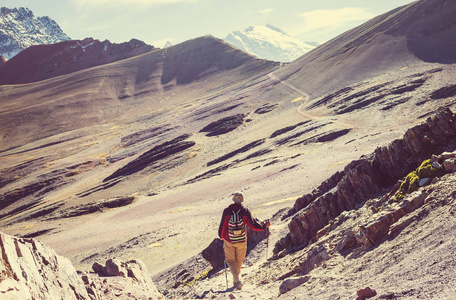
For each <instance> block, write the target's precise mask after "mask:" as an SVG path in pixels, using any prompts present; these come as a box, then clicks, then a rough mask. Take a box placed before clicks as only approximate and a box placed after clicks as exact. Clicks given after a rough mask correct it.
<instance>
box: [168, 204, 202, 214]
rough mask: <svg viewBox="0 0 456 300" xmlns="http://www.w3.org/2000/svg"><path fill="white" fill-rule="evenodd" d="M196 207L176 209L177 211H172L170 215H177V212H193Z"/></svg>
mask: <svg viewBox="0 0 456 300" xmlns="http://www.w3.org/2000/svg"><path fill="white" fill-rule="evenodd" d="M194 208H196V207H194V206H193V207H183V208H179V209H175V210H172V211H170V212H169V213H170V214H173V213H177V212H182V211H187V210H191V209H194Z"/></svg>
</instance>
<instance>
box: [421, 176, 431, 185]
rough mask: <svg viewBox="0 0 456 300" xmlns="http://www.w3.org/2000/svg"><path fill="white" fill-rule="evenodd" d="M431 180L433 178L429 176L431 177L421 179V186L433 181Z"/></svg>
mask: <svg viewBox="0 0 456 300" xmlns="http://www.w3.org/2000/svg"><path fill="white" fill-rule="evenodd" d="M431 180H432V179H431V178H429V177H426V178H423V179H420V183H419V185H420V186H425V185H427V184H429V183H430V182H431Z"/></svg>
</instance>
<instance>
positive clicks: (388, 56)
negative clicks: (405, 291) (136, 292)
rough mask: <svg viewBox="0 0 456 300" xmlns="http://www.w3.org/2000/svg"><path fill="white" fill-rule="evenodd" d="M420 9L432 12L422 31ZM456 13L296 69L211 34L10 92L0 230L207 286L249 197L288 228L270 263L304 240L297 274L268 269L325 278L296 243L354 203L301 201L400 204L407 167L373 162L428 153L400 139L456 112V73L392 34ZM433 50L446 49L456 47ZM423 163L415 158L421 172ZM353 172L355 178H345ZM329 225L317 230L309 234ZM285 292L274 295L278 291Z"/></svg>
mask: <svg viewBox="0 0 456 300" xmlns="http://www.w3.org/2000/svg"><path fill="white" fill-rule="evenodd" d="M445 3H446V4H445ZM437 4H439V5H437ZM423 5H424V6H423ZM426 5H428V6H427V8H426ZM435 5H436V6H435ZM443 5H446V6H443ZM417 7H418V8H419V7H425V8H426V11H429V14H428V15H427V16H426V17H425V18H421V17H422V15H423V14H422V12H423V11H422V10H420V9H417ZM439 7H442V8H443V7H444V9H439ZM452 7H453V4H451V3H448V1H444V0H442V1H440V2H436V1H434V0H423V1H420V2H416V3H414V4H411V5H409V6H407V7H404V8H399V9H397V10H394V11H392V12H390V13H388V14H385V15H383V16H380V17H378V18H375V19H374V20H371V21H370V22H368V23H366V24H364V25H362V26H360V27H358V28H356V29H354V30H352V31H349V32H347V33H346V34H344V35H342V36H341V37H339V38H336V39H334V40H333V41H331V43H333V45H334V48H333V47H329V46H326V47H323V49H325V50H324V51H320V50H321V49H315V50H313V51H312V52H310V53H309V54H307V55H305V56H303V57H302V58H301V59H298V60H296V61H294V62H292V63H290V64H288V65H286V66H283V64H280V63H274V62H271V61H266V60H260V59H256V58H254V57H252V56H251V55H249V54H247V53H245V52H243V51H240V50H238V49H235V48H234V47H232V46H230V45H228V44H227V43H225V42H223V41H221V40H218V39H214V38H211V37H202V38H198V39H194V40H190V41H187V42H185V43H182V44H179V45H175V46H172V47H170V48H167V49H160V50H154V51H151V52H148V53H145V54H142V55H139V56H135V57H131V58H128V59H125V60H120V61H117V62H113V63H110V64H105V65H102V66H97V67H93V68H89V69H84V70H81V71H78V72H74V73H71V74H67V75H62V76H58V77H54V78H50V79H47V80H43V81H40V82H35V83H29V84H22V85H4V86H0V99H1V100H0V139H1V143H0V145H1V146H0V147H1V149H0V161H1V164H0V165H1V168H0V178H1V179H0V197H1V198H0V226H2V228H3V229H4V231H5V232H7V233H8V234H15V235H21V236H29V237H30V236H35V237H37V238H38V239H40V240H41V241H43V242H45V243H46V244H48V245H50V246H52V247H53V248H55V249H56V250H57V251H58V252H59V253H61V254H62V255H66V256H68V257H69V258H71V260H72V261H73V263H74V264H75V265H77V266H78V267H81V268H90V265H91V264H92V263H93V262H94V261H96V260H98V259H102V258H104V257H105V256H109V255H112V254H114V253H115V254H116V256H119V258H121V259H131V257H138V258H141V260H143V261H144V262H145V264H146V265H147V266H148V269H149V270H151V273H153V275H157V274H159V273H161V272H162V271H164V270H166V269H167V268H170V267H172V266H173V265H176V264H178V263H179V264H180V263H183V262H185V261H187V260H190V265H189V266H188V267H185V271H184V269H182V270H179V272H178V273H177V277H178V278H177V280H175V281H168V282H169V283H171V282H172V283H173V286H176V287H181V288H183V289H191V287H189V286H188V285H186V284H185V283H186V282H187V280H190V278H191V277H192V276H193V275H189V273H190V271H191V270H194V269H193V266H194V265H195V264H197V263H198V262H200V261H201V260H200V259H199V256H198V255H199V254H200V253H201V251H202V250H203V249H204V248H206V247H207V245H208V243H209V242H210V241H211V240H213V239H214V238H216V237H217V228H218V225H219V222H220V216H221V212H222V211H223V209H224V208H225V207H226V206H227V205H228V204H229V203H230V202H231V196H230V195H231V194H232V193H233V192H236V191H240V192H242V193H243V194H244V196H245V204H246V205H248V206H249V207H250V209H251V211H252V213H253V214H254V215H255V217H258V218H260V219H267V218H272V220H273V222H272V223H273V226H272V227H271V232H272V233H273V234H272V235H271V237H270V247H269V251H270V252H269V253H271V251H272V249H271V248H272V246H271V245H273V244H275V243H276V242H277V241H278V240H281V239H282V238H285V239H286V236H287V234H288V233H289V232H290V227H292V228H291V229H296V231H293V232H294V233H293V237H292V238H293V239H292V240H291V242H292V243H291V244H290V243H287V240H285V241H283V243H281V244H282V246H283V247H285V248H284V251H283V252H281V255H285V257H284V258H283V259H284V260H281V261H280V260H278V261H277V262H276V263H277V265H281V266H280V267H281V268H280V269H279V268H277V269H274V268H271V269H270V270H268V271H271V272H274V270H280V272H282V270H286V271H285V272H283V273H280V274H279V273H275V274H276V275H277V277H276V279H277V280H279V279H278V278H282V277H283V276H285V277H286V276H288V275H292V273H289V272H291V270H290V268H288V269H287V266H286V264H287V263H292V264H293V266H294V267H296V268H298V267H303V266H304V267H305V268H307V267H309V268H311V267H314V266H315V265H318V263H317V262H318V260H319V259H320V258H324V257H326V256H324V251H323V252H319V251H318V249H319V248H318V247H317V249H315V251H313V250H314V248H305V249H302V250H303V252H298V254H296V255H295V256H294V255H293V254H291V255H287V251H289V250H290V248H289V247H288V246H290V245H292V246H297V247H301V246H298V245H302V247H304V244H305V243H299V238H297V237H298V234H296V232H300V231H299V230H301V229H303V228H304V226H306V225H305V224H306V223H305V222H304V221H306V220H307V218H312V220H315V224H320V225H322V226H324V224H325V223H322V222H321V221H322V220H326V221H325V222H327V221H328V220H329V219H330V217H334V215H331V213H330V212H335V211H337V212H340V210H339V208H341V207H343V204H344V203H343V202H341V201H338V202H337V201H332V199H334V197H331V195H330V194H328V195H326V194H325V195H323V196H324V197H322V198H320V200H318V201H317V202H315V204H313V205H311V207H312V208H314V210H310V211H309V212H308V214H304V215H300V214H296V215H293V214H292V213H293V212H297V211H298V210H299V209H302V207H301V206H299V205H298V204H296V203H299V204H300V205H305V204H306V201H313V200H315V199H316V198H317V197H320V196H322V195H320V193H323V192H326V191H329V192H331V190H333V189H334V188H335V187H336V185H339V184H340V185H343V186H344V189H342V190H339V191H340V193H344V195H347V197H350V200H352V201H350V202H348V201H347V204H348V203H350V205H349V208H350V209H351V208H353V205H357V204H359V205H363V203H361V202H362V200H361V199H364V198H361V197H353V199H352V197H351V196H350V195H353V193H350V192H351V191H352V189H356V190H357V191H359V194H360V195H362V196H364V195H367V190H366V189H364V188H365V187H370V185H369V183H375V182H381V183H382V185H378V186H380V188H381V189H382V190H381V191H378V192H379V193H380V192H385V191H387V192H390V191H391V189H390V188H391V187H390V186H388V185H389V184H392V183H393V181H394V180H396V179H397V178H399V177H400V176H399V175H401V174H399V173H400V172H402V173H403V172H404V170H403V169H400V170H398V169H397V168H395V164H392V165H391V169H392V170H391V171H392V172H397V174H395V175H394V176H395V177H394V178H393V177H391V178H390V179H388V180H380V179H379V178H378V174H385V172H383V171H384V170H383V169H381V166H382V165H384V164H382V163H381V162H379V160H375V163H372V164H373V165H375V166H376V167H378V168H379V169H381V170H382V173H380V172H374V171H372V169H370V168H368V167H366V157H365V156H367V155H369V154H371V153H374V156H375V155H376V156H380V155H381V156H382V157H383V156H386V157H385V160H387V161H392V162H393V161H396V160H388V155H386V154H385V153H387V152H384V151H383V150H382V151H381V150H376V149H377V148H378V149H389V146H387V145H390V142H391V145H393V146H394V145H399V146H401V145H402V144H401V143H408V144H410V145H408V148H413V146H414V145H415V143H416V140H415V139H405V140H406V142H400V141H399V142H398V141H395V140H397V139H398V138H399V137H402V136H403V134H404V132H405V131H406V130H407V129H409V128H411V127H414V126H415V125H416V124H417V123H423V122H424V120H425V119H426V118H427V117H428V116H429V115H431V114H433V112H434V111H435V110H436V109H437V107H440V106H444V107H446V108H449V109H451V110H454V109H455V108H456V98H455V91H456V89H455V84H454V80H453V78H455V76H456V69H455V64H454V63H453V64H450V63H441V62H435V61H434V62H429V61H423V60H421V59H418V58H417V57H416V56H415V55H414V54H413V53H411V52H410V51H409V49H408V48H406V47H405V46H404V45H405V44H404V42H405V40H406V39H405V37H404V36H401V35H393V34H385V33H386V32H393V33H394V32H396V31H395V30H397V29H398V28H409V25H410V24H409V23H408V22H409V21H410V20H413V22H414V23H413V26H415V27H414V28H419V26H422V25H420V20H421V21H423V22H428V23H426V24H427V25H426V26H427V27H429V26H431V24H433V26H436V27H439V24H443V25H448V26H445V28H446V30H444V31H445V32H447V33H449V34H450V33H452V27H451V22H450V23H447V21H445V22H443V23H440V21H443V20H445V18H442V16H445V13H446V12H445V10H446V9H451V8H452ZM432 20H434V23H432V22H430V21H432ZM450 21H451V20H450ZM431 27H432V26H431ZM410 30H411V29H410ZM397 32H399V31H397ZM405 32H407V30H405ZM407 34H411V35H412V36H413V34H416V33H414V32H413V30H411V31H410V32H409V33H407ZM426 37H427V38H429V39H432V38H435V44H440V45H445V44H446V43H450V44H451V42H448V39H451V38H452V35H448V36H444V35H443V33H442V32H440V31H435V32H434V33H431V35H430V36H426ZM380 42H381V43H380ZM395 42H396V44H395ZM382 45H384V46H382ZM345 47H346V48H345ZM379 47H380V48H379ZM385 47H386V49H385ZM345 50H349V51H348V52H347V51H345ZM386 50H388V51H386ZM350 51H351V52H350ZM315 53H319V55H318V56H315ZM350 53H351V54H350ZM374 54H375V55H374ZM392 54H394V55H392ZM448 55H450V54H448ZM309 57H310V58H311V59H313V61H310V60H309ZM374 58H375V60H374ZM450 58H451V57H450ZM404 64H405V65H404ZM373 65H375V66H379V69H377V68H373ZM350 66H356V69H354V70H353V69H350ZM312 67H324V68H322V69H320V70H319V69H318V68H317V70H314V69H312ZM339 71H340V73H338V72H339ZM341 71H347V73H343V72H341ZM350 72H351V73H350ZM345 75H347V76H345ZM324 79H326V80H324ZM329 79H332V80H333V81H331V80H329ZM446 111H447V112H448V111H449V110H448V109H447V110H446ZM449 114H451V112H449ZM433 120H435V119H432V118H431V119H429V122H430V123H433V122H434V123H433V124H434V125H436V123H435V121H433ZM448 120H450V121H451V120H452V118H448ZM451 122H453V121H451ZM439 124H440V122H439ZM451 126H453V125H451ZM440 127H441V128H443V130H442V135H440V130H439V133H437V132H436V131H435V130H434V129H429V128H431V127H429V128H428V127H426V126H422V125H419V126H418V128H421V129H422V130H424V131H419V132H417V131H415V130H412V131H410V132H409V133H408V134H407V136H412V137H414V138H417V139H419V141H421V142H423V143H428V146H432V145H433V143H432V140H431V138H432V139H433V138H434V137H435V136H436V135H437V136H440V137H442V138H443V139H445V138H446V139H447V140H448V139H451V138H448V137H447V135H446V133H445V132H450V131H449V130H448V126H446V125H443V126H440ZM426 128H427V129H426ZM432 128H434V127H432ZM429 131H432V134H431V133H430V132H429ZM420 145H421V143H420ZM423 145H425V144H423ZM385 147H386V148H385ZM402 148H403V147H397V149H399V150H400V149H402ZM415 149H418V148H415ZM429 149H431V150H433V148H432V147H429ZM424 150H426V151H428V149H426V147H425V148H424ZM392 156H394V158H395V159H401V157H396V155H395V154H394V155H392ZM409 156H410V155H404V157H405V158H404V159H403V161H404V162H409V161H412V160H411V159H410V157H409ZM360 157H361V158H360ZM419 157H421V156H419ZM350 162H352V163H350ZM412 162H416V161H415V160H413V161H412ZM346 166H349V167H350V168H353V169H350V170H351V171H350V172H349V175H347V176H345V177H343V178H342V179H340V178H341V176H337V174H339V175H341V173H342V172H343V171H344V169H345V168H346ZM388 174H390V173H388ZM333 175H334V176H333ZM372 176H374V177H375V176H377V177H375V179H376V180H377V179H379V181H373V180H371V179H370V177H372ZM360 178H361V179H362V180H361V179H360ZM388 178H389V177H388ZM358 179H359V180H358ZM339 180H340V182H339ZM366 182H367V184H366ZM362 183H364V184H362ZM334 190H336V189H334ZM364 192H366V193H364ZM303 195H304V196H303ZM369 195H370V194H369ZM298 198H299V199H300V200H299V201H297V199H298ZM339 199H342V198H339ZM357 201H358V202H357ZM295 204H296V210H295V211H293V210H290V206H292V207H295ZM404 204H406V203H404ZM336 206H337V207H336ZM396 206H397V205H392V207H393V208H394V207H396ZM327 207H330V209H329V210H328V209H327ZM332 208H334V209H332ZM355 209H356V208H355ZM365 209H366V210H370V211H371V212H372V209H371V207H370V206H366V207H365ZM387 212H389V210H387V209H382V211H381V213H382V214H383V213H387ZM354 213H355V214H356V212H354ZM288 214H292V215H288ZM343 215H345V214H343ZM350 215H351V214H350ZM287 216H288V218H287ZM282 218H283V219H282ZM290 219H294V220H295V221H293V222H291V220H290ZM350 219H351V218H350ZM385 219H386V220H391V219H389V218H385ZM297 220H302V221H303V222H302V224H300V223H299V222H297ZM339 220H340V219H339ZM382 220H383V219H382ZM312 224H313V222H312ZM328 224H331V221H329V223H328ZM332 224H339V223H338V221H337V220H334V221H333V223H332ZM289 226H290V227H289ZM295 227H296V228H295ZM319 228H320V227H318V226H313V225H312V226H310V227H309V229H311V230H312V232H311V231H309V235H311V233H314V231H316V230H318V229H319ZM337 236H338V237H341V236H339V235H337ZM306 238H307V236H306ZM308 238H309V239H307V240H313V239H315V238H316V237H315V236H313V235H311V236H310V237H308ZM296 241H298V242H296ZM316 246H320V245H316ZM331 247H332V246H331ZM264 248H265V245H264V244H263V248H261V245H260V248H259V249H258V251H256V252H255V251H254V252H253V255H254V256H255V255H257V256H256V261H257V262H258V261H260V260H261V259H260V257H261V258H262V259H263V261H264V257H265V253H264ZM321 249H323V250H324V249H327V248H321ZM309 250H312V251H310V252H309ZM255 253H256V254H255ZM314 254H315V255H314ZM313 255H314V256H313ZM365 255H369V253H367V254H365ZM195 257H196V259H195ZM307 257H309V259H310V258H314V259H310V262H309V261H307V260H306V258H307ZM254 258H255V257H254ZM336 259H340V260H337V261H336V262H339V261H343V258H340V257H337V258H336ZM301 262H302V263H303V264H302V265H301ZM357 262H358V261H357ZM361 262H362V261H361ZM268 263H269V262H268ZM331 263H332V262H331V261H329V263H328V264H331ZM323 265H325V264H323ZM354 265H355V266H356V263H354ZM361 265H362V264H361ZM247 266H248V267H251V268H250V269H246V271H247V272H248V273H249V275H247V276H246V277H245V278H246V279H247V280H252V282H254V284H255V285H256V286H255V287H258V288H261V287H262V286H264V285H265V284H266V285H267V284H269V283H268V281H267V280H270V279H268V276H269V274H271V272H262V273H261V276H262V277H261V281H260V282H258V281H255V280H254V278H253V277H254V276H255V275H257V274H259V273H256V272H257V271H258V270H260V269H255V267H254V265H253V263H252V264H251V263H247ZM377 266H378V265H377ZM179 267H181V265H179ZM282 267H283V269H282ZM294 267H293V270H294ZM189 270H190V271H189ZM262 270H264V269H262ZM322 270H323V269H322ZM358 271H359V270H358ZM202 272H203V271H201V273H202ZM287 272H288V273H287ZM321 272H322V273H324V272H323V271H321ZM201 273H199V274H195V275H196V276H194V277H195V278H198V277H199V276H200V275H201ZM219 274H220V275H223V274H221V273H219ZM350 274H351V275H353V277H356V276H357V275H356V274H357V273H356V271H353V272H350ZM366 274H368V273H366ZM263 276H264V277H263ZM221 277H223V276H219V277H218V278H219V279H220V278H221ZM252 278H253V279H252ZM258 278H260V276H258ZM166 279H167V278H165V279H164V280H165V281H166ZM326 279H328V280H331V281H332V278H328V277H326ZM324 280H325V278H324V279H323V281H324ZM247 282H248V281H247ZM332 282H333V281H332ZM358 282H360V281H357V284H358ZM188 283H190V284H191V282H190V281H189V282H188ZM221 283H222V284H221V285H222V287H223V284H225V282H224V281H221ZM278 285H279V281H274V282H273V283H271V286H272V287H273V288H274V291H277V288H278ZM247 286H248V284H247V283H246V287H247ZM171 288H172V287H171ZM192 292H194V290H193V291H192ZM202 294H203V293H201V294H200V295H198V296H201V295H202ZM290 295H293V294H290ZM225 296H226V295H225ZM236 296H237V295H236ZM249 296H250V295H249ZM274 296H275V294H274ZM284 297H286V296H284ZM296 297H297V298H299V297H298V296H296ZM328 298H336V297H328Z"/></svg>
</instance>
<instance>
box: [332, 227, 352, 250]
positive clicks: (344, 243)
mask: <svg viewBox="0 0 456 300" xmlns="http://www.w3.org/2000/svg"><path fill="white" fill-rule="evenodd" d="M356 244H357V241H356V235H355V233H354V232H353V231H351V230H350V231H348V232H347V234H346V235H345V236H344V237H343V238H342V240H341V241H340V242H339V243H338V244H337V246H336V248H335V249H334V250H335V251H336V252H340V251H342V250H344V249H348V248H352V247H354V246H356Z"/></svg>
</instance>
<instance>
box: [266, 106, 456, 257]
mask: <svg viewBox="0 0 456 300" xmlns="http://www.w3.org/2000/svg"><path fill="white" fill-rule="evenodd" d="M455 138H456V117H455V116H454V115H453V113H452V112H451V111H450V110H449V109H439V110H438V112H437V113H436V114H435V115H433V116H432V117H430V118H428V119H427V120H426V122H425V123H423V124H421V125H418V126H416V127H414V128H411V129H409V130H408V131H407V132H406V133H405V134H404V136H403V138H402V139H398V140H395V141H393V142H392V143H391V144H389V145H388V146H384V147H381V148H377V149H376V150H375V152H374V153H373V154H371V155H369V156H368V157H362V158H361V159H359V160H357V161H353V162H351V163H350V164H349V165H347V166H346V167H345V169H344V171H343V176H342V177H341V178H340V180H339V181H338V182H337V186H336V187H335V188H334V189H333V190H331V191H328V192H326V193H325V194H321V193H318V192H317V193H316V194H315V195H307V196H303V197H301V198H302V200H300V201H299V202H300V204H298V205H295V207H294V210H295V211H296V212H297V213H296V214H295V215H294V216H293V218H292V220H291V221H290V222H289V224H288V227H289V233H288V234H287V236H285V237H284V238H282V239H281V240H279V241H278V242H277V244H276V246H275V248H274V253H276V254H277V253H279V252H280V251H282V250H284V249H288V250H292V249H297V248H302V247H305V246H307V245H308V244H309V243H311V242H314V241H316V237H317V232H318V231H319V230H321V229H322V228H323V227H325V226H326V225H328V224H329V223H330V222H331V221H332V220H334V219H335V218H336V217H337V216H339V215H340V214H341V213H342V212H344V211H348V210H352V209H354V208H356V207H358V206H360V205H361V204H363V203H364V202H365V201H366V200H368V199H370V198H372V197H374V196H375V195H376V194H378V193H380V192H381V191H385V190H386V189H388V188H389V189H391V187H392V186H393V185H394V184H395V183H396V182H397V181H398V180H399V179H400V178H402V177H404V176H405V175H406V174H407V173H408V172H410V170H413V169H415V168H417V167H418V166H419V165H420V164H421V162H422V161H423V160H424V159H426V158H428V157H430V156H431V155H432V154H438V153H442V151H444V150H445V149H446V148H447V147H448V146H449V145H450V144H451V143H454V140H455ZM332 185H333V184H329V186H328V187H330V186H332ZM297 203H298V201H297ZM298 210H299V211H298Z"/></svg>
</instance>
